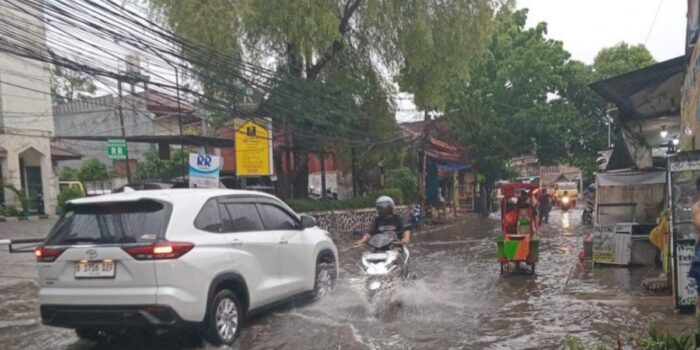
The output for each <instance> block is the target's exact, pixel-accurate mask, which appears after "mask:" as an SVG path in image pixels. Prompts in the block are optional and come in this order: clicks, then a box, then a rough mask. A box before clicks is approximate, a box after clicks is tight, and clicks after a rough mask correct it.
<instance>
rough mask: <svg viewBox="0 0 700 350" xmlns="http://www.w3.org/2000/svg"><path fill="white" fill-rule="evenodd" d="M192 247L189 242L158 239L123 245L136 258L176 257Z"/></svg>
mask: <svg viewBox="0 0 700 350" xmlns="http://www.w3.org/2000/svg"><path fill="white" fill-rule="evenodd" d="M192 248H194V244H193V243H190V242H169V241H159V242H155V243H153V244H152V245H147V246H136V247H123V248H122V249H124V250H125V251H126V252H127V253H129V255H131V256H132V257H134V259H136V260H163V259H177V258H179V257H181V256H183V255H185V253H187V252H189V251H190V250H192Z"/></svg>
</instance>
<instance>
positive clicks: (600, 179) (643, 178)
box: [596, 171, 666, 187]
mask: <svg viewBox="0 0 700 350" xmlns="http://www.w3.org/2000/svg"><path fill="white" fill-rule="evenodd" d="M596 183H597V184H598V186H601V187H606V186H607V187H616V186H634V185H657V184H664V183H666V172H665V171H649V172H641V171H619V172H607V173H600V174H597V175H596Z"/></svg>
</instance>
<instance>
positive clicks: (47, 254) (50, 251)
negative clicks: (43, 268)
mask: <svg viewBox="0 0 700 350" xmlns="http://www.w3.org/2000/svg"><path fill="white" fill-rule="evenodd" d="M61 254H63V249H54V248H44V247H41V246H39V247H36V248H35V249H34V256H35V257H36V261H37V262H54V261H55V260H56V258H58V257H59V255H61Z"/></svg>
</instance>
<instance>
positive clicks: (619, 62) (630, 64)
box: [593, 42, 656, 80]
mask: <svg viewBox="0 0 700 350" xmlns="http://www.w3.org/2000/svg"><path fill="white" fill-rule="evenodd" d="M654 63H656V61H655V60H654V57H652V55H651V53H650V52H649V50H648V49H647V48H646V46H644V45H643V44H638V45H629V44H627V43H625V42H621V43H619V44H617V45H615V46H613V47H609V48H605V49H602V50H600V52H598V54H597V55H596V56H595V60H594V61H593V69H594V70H595V73H596V75H597V77H596V78H597V79H598V80H602V79H607V78H610V77H614V76H616V75H620V74H623V73H627V72H630V71H633V70H637V69H640V68H644V67H646V66H649V65H652V64H654Z"/></svg>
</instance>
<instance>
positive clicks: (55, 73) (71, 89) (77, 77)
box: [50, 65, 97, 104]
mask: <svg viewBox="0 0 700 350" xmlns="http://www.w3.org/2000/svg"><path fill="white" fill-rule="evenodd" d="M50 73H51V98H52V99H53V103H54V104H62V103H68V102H73V101H80V100H84V99H87V98H90V97H91V96H93V95H95V92H96V91H97V86H95V83H94V82H93V80H92V77H90V76H89V75H87V74H85V73H82V72H78V71H74V70H70V69H67V68H63V67H60V66H53V65H52V66H51V70H50Z"/></svg>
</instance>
